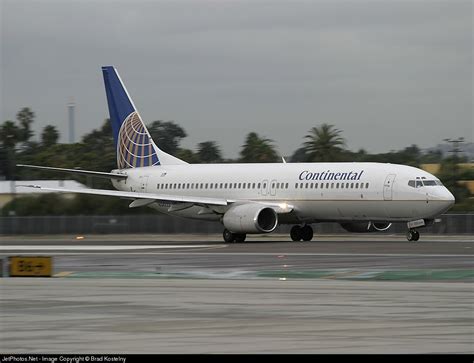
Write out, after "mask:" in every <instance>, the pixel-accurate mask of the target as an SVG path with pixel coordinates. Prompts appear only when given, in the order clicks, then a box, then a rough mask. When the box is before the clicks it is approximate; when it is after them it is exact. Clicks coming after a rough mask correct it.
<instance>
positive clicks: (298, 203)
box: [19, 66, 454, 242]
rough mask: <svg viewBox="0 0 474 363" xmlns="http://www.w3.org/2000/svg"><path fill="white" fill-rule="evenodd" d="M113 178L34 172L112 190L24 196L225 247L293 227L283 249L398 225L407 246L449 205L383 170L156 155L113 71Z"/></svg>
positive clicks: (109, 82) (401, 174)
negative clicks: (90, 199) (81, 198)
mask: <svg viewBox="0 0 474 363" xmlns="http://www.w3.org/2000/svg"><path fill="white" fill-rule="evenodd" d="M102 73H103V76H104V82H105V91H106V95H107V102H108V106H109V113H110V121H111V123H112V130H113V136H114V141H115V146H116V150H117V169H114V170H112V171H110V172H98V171H88V170H76V169H62V168H54V167H46V166H33V165H19V166H26V167H32V168H39V169H48V170H55V171H63V172H69V173H75V174H82V175H90V176H95V177H102V178H108V179H110V180H111V182H112V184H113V186H114V187H115V188H116V189H117V190H103V189H88V188H84V189H66V188H42V187H40V186H36V185H30V186H29V187H33V188H41V189H45V190H50V191H58V192H67V193H71V192H74V193H86V194H95V195H107V196H113V197H120V198H128V199H130V200H131V203H130V207H131V208H133V207H142V206H148V207H151V208H154V209H156V210H157V211H159V212H161V213H165V214H169V215H173V216H179V217H184V218H194V219H201V220H206V221H216V222H218V223H221V224H222V225H223V231H224V232H223V238H224V241H225V242H243V241H244V240H245V238H246V235H247V234H251V233H271V232H273V231H274V230H275V229H276V228H277V226H278V225H279V224H293V225H294V226H293V227H292V228H291V233H290V236H291V239H292V240H293V241H301V240H303V241H310V240H311V239H312V238H313V229H312V227H311V225H312V224H315V223H320V222H335V223H340V224H341V226H342V227H343V228H344V229H346V230H347V231H350V232H375V231H385V230H387V229H388V228H390V226H391V224H392V223H395V222H397V223H401V222H403V223H407V231H408V232H407V239H408V240H409V241H417V240H418V239H419V236H420V235H419V232H418V229H419V228H420V227H424V226H427V225H430V224H432V223H433V222H434V220H435V219H436V218H437V217H438V216H439V215H440V214H442V213H444V212H445V211H447V210H448V209H449V208H450V207H451V206H452V205H453V204H454V197H453V195H452V194H451V193H450V192H449V191H448V189H446V188H445V187H444V186H443V184H442V183H441V182H440V181H439V179H438V178H436V177H435V176H433V175H431V174H429V173H427V172H425V171H423V170H420V169H417V168H414V167H410V166H404V165H395V164H383V163H355V162H353V163H286V162H282V163H274V164H188V163H186V162H184V161H183V160H180V159H178V158H176V157H174V156H172V155H169V154H167V153H165V152H163V151H162V150H160V148H159V145H156V144H155V143H154V142H153V140H152V138H151V136H150V133H149V132H148V130H147V128H146V126H145V124H144V122H143V120H142V118H141V117H140V114H139V113H138V110H137V108H136V107H135V105H134V103H133V101H132V99H131V98H130V95H129V94H128V92H127V89H126V88H125V86H124V84H123V82H122V80H121V78H120V76H119V74H118V73H117V70H116V69H115V68H114V67H112V66H106V67H102Z"/></svg>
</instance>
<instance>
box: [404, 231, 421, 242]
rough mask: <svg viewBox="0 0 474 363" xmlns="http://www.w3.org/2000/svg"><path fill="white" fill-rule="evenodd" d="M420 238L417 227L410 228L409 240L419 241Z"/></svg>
mask: <svg viewBox="0 0 474 363" xmlns="http://www.w3.org/2000/svg"><path fill="white" fill-rule="evenodd" d="M419 239H420V232H418V231H417V230H416V229H409V230H408V232H407V240H409V241H415V242H416V241H418V240H419Z"/></svg>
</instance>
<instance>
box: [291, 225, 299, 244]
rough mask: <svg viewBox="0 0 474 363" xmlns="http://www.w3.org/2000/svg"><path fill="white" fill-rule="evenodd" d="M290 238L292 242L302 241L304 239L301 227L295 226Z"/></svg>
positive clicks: (292, 228)
mask: <svg viewBox="0 0 474 363" xmlns="http://www.w3.org/2000/svg"><path fill="white" fill-rule="evenodd" d="M290 237H291V240H292V241H295V242H296V241H301V238H302V230H301V227H300V226H293V227H291V231H290Z"/></svg>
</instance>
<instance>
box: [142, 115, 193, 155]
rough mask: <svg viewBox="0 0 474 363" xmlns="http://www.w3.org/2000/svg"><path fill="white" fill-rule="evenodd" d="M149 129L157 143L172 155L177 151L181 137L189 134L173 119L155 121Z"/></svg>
mask: <svg viewBox="0 0 474 363" xmlns="http://www.w3.org/2000/svg"><path fill="white" fill-rule="evenodd" d="M147 129H148V132H149V133H150V135H151V137H152V139H153V141H154V142H155V144H156V145H157V146H158V147H159V148H160V149H161V150H163V151H164V152H166V153H168V154H171V155H175V154H176V153H177V151H178V148H179V143H180V141H181V139H182V138H184V137H186V136H188V135H187V134H186V131H184V129H183V128H182V127H181V126H179V125H177V124H175V123H174V122H173V121H166V122H164V121H153V122H152V123H151V124H149V125H148V126H147Z"/></svg>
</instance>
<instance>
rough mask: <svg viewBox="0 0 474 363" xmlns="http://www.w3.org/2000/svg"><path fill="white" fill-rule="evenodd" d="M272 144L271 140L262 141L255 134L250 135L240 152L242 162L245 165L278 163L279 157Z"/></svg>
mask: <svg viewBox="0 0 474 363" xmlns="http://www.w3.org/2000/svg"><path fill="white" fill-rule="evenodd" d="M272 142H273V141H272V140H270V139H261V138H260V137H259V136H258V134H257V133H255V132H251V133H249V134H248V135H247V138H246V139H245V144H244V145H243V149H242V151H241V152H240V161H242V162H244V163H274V162H276V161H278V155H277V153H276V151H275V148H274V147H273V145H272Z"/></svg>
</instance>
